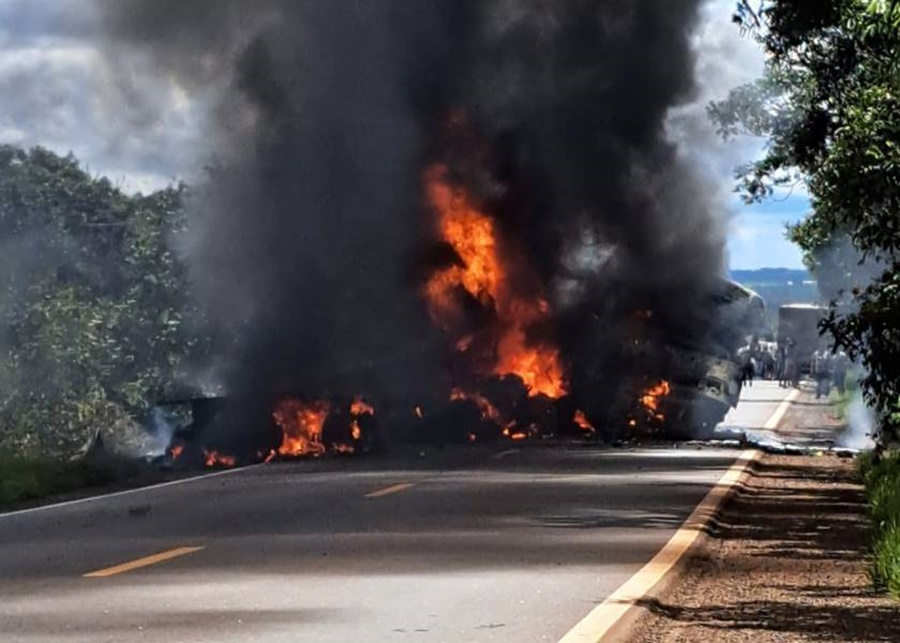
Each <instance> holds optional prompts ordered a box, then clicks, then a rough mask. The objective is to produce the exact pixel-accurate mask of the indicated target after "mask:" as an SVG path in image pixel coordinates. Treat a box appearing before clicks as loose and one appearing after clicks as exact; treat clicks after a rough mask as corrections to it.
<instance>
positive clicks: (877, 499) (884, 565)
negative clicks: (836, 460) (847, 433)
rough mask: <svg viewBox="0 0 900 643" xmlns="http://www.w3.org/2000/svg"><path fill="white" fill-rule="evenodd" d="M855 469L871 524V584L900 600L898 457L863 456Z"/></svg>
mask: <svg viewBox="0 0 900 643" xmlns="http://www.w3.org/2000/svg"><path fill="white" fill-rule="evenodd" d="M857 466H858V471H859V474H860V477H861V478H862V481H863V484H865V488H866V496H867V497H868V509H869V518H870V520H871V522H872V554H873V560H872V569H871V574H872V581H873V584H874V585H875V587H876V589H879V590H882V591H887V592H889V593H890V594H891V595H893V596H895V597H897V598H900V454H898V453H890V454H887V455H884V456H882V457H881V458H880V459H877V461H876V457H875V456H874V454H871V453H869V454H864V455H862V456H860V458H859V460H858V463H857Z"/></svg>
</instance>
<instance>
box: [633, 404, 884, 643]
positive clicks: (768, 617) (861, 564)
mask: <svg viewBox="0 0 900 643" xmlns="http://www.w3.org/2000/svg"><path fill="white" fill-rule="evenodd" d="M804 397H805V396H804ZM801 402H806V404H804V405H801V406H799V407H798V410H797V411H796V412H794V411H792V412H791V413H790V414H789V416H788V417H787V418H786V420H785V423H784V427H786V428H785V432H790V433H791V434H792V436H797V435H802V434H803V433H804V431H806V432H808V433H811V432H816V439H822V437H823V436H822V434H821V432H822V431H825V430H827V429H829V428H831V429H833V430H838V423H837V422H832V423H831V424H832V426H831V427H828V426H820V425H821V424H823V419H827V417H828V414H827V408H826V407H824V405H823V406H821V407H819V406H816V405H815V404H810V403H808V400H801ZM780 433H781V431H780ZM865 521H866V518H865V498H864V495H863V491H862V488H861V486H860V485H859V484H858V482H857V480H856V475H855V467H854V461H853V460H852V459H849V458H840V457H837V456H834V455H829V454H823V455H818V456H815V455H809V456H785V455H763V456H761V458H760V459H759V460H758V461H757V462H755V463H754V464H753V467H752V469H751V472H750V475H749V476H748V477H747V479H746V482H745V484H744V485H743V486H742V487H741V488H740V489H739V490H738V492H737V493H736V494H735V495H734V496H733V497H732V498H731V500H730V501H729V502H728V504H727V505H726V507H725V508H724V511H723V512H722V514H721V515H720V518H719V520H717V521H715V522H714V523H713V524H712V529H711V536H712V537H711V538H709V539H708V540H707V541H706V543H705V546H704V547H702V548H699V549H698V550H696V551H695V552H694V553H693V557H692V559H691V560H690V561H688V563H687V566H686V570H685V572H684V573H683V575H682V576H681V577H680V578H679V579H678V582H677V583H675V584H674V585H673V586H672V587H671V588H670V590H669V591H668V592H666V593H665V594H664V595H663V596H662V597H660V598H657V599H653V598H650V599H647V600H646V601H644V607H646V608H647V610H648V611H649V615H648V616H646V617H645V618H644V619H643V620H642V621H641V623H640V624H639V627H638V629H637V630H636V631H635V632H634V635H633V636H632V638H631V641H632V643H639V642H640V643H687V642H693V641H702V640H709V641H717V642H720V641H721V642H723V643H730V642H738V641H740V642H745V641H753V643H768V642H770V641H772V642H774V641H778V642H781V643H783V642H794V641H820V642H821V641H828V642H844V641H846V642H850V641H854V642H856V641H897V640H900V618H898V617H900V605H898V603H896V602H895V601H893V600H891V599H889V598H887V597H884V596H879V595H877V594H875V592H874V591H873V590H872V589H871V583H870V579H869V575H868V559H867V533H866V523H865Z"/></svg>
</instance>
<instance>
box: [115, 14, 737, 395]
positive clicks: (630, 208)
mask: <svg viewBox="0 0 900 643" xmlns="http://www.w3.org/2000/svg"><path fill="white" fill-rule="evenodd" d="M700 4H701V3H700V2H699V0H678V1H673V2H655V1H652V0H614V1H609V2H604V3H598V2H595V1H594V0H532V1H525V0H486V1H479V2H475V1H472V2H468V1H460V0H427V1H424V0H423V1H421V2H420V1H416V2H410V1H408V0H379V1H378V2H362V1H358V0H357V1H351V0H328V1H322V0H315V1H314V0H268V1H266V0H261V1H259V2H254V3H249V2H244V1H243V0H193V1H191V2H181V1H176V0H107V1H105V2H102V3H101V8H102V9H103V11H104V16H105V24H106V27H107V32H108V35H109V43H110V51H111V52H112V53H113V54H114V55H116V56H120V57H121V58H122V60H123V61H125V60H140V61H141V64H140V65H136V66H134V65H132V66H129V68H131V69H134V68H140V69H144V70H147V69H153V70H155V72H154V73H156V74H159V75H164V76H171V77H173V78H174V79H175V80H176V82H177V83H178V84H179V85H180V86H181V87H183V88H184V90H185V91H186V92H187V94H188V95H190V96H192V97H194V98H195V99H196V100H205V101H209V103H210V114H211V116H212V119H211V123H210V126H209V134H208V137H209V149H208V150H207V151H208V153H209V155H210V158H211V159H212V163H211V166H212V167H211V170H210V173H209V178H208V181H207V183H206V185H204V186H203V188H202V189H201V190H199V194H198V196H197V198H196V200H195V203H194V204H193V211H192V241H191V243H190V244H188V246H187V247H186V248H185V251H186V253H187V256H188V258H189V261H190V264H191V267H192V270H193V276H194V280H195V283H196V286H197V288H198V291H199V293H200V294H201V295H202V297H203V299H204V301H205V303H206V304H207V306H208V307H209V309H210V311H211V314H212V318H213V319H214V320H216V321H217V324H218V328H219V330H221V331H223V334H224V335H226V336H229V333H230V334H233V335H234V336H235V337H237V341H236V344H235V345H231V346H228V347H227V352H228V354H229V355H230V356H231V357H232V359H231V360H230V370H229V376H228V380H229V389H230V390H231V392H233V393H235V394H239V395H242V396H244V397H245V399H247V400H252V399H262V398H266V396H271V395H272V394H274V393H275V392H281V391H288V390H292V391H305V392H309V393H310V394H312V395H319V394H324V393H339V394H344V395H351V394H354V393H356V392H359V391H365V392H366V393H367V394H371V395H375V396H380V397H381V398H383V399H389V400H392V401H399V400H406V399H415V398H419V399H427V397H428V396H429V395H431V394H433V392H434V391H441V392H442V393H441V394H442V395H445V394H446V390H447V385H448V383H447V382H446V381H444V380H445V378H446V377H447V376H446V375H445V369H444V368H443V365H444V360H445V355H444V351H443V350H442V342H441V339H440V332H439V330H438V329H436V328H435V327H434V325H433V324H432V323H431V322H430V320H429V318H428V315H427V313H426V311H425V307H424V306H423V302H422V296H421V285H422V280H423V278H424V277H423V275H422V273H423V271H425V270H426V269H427V268H428V266H430V265H433V257H432V256H433V255H434V254H435V253H434V252H432V251H431V249H432V248H434V247H435V242H436V241H437V235H436V231H435V229H434V220H433V219H434V218H433V216H432V213H430V212H429V210H428V207H427V204H426V203H425V200H424V199H423V188H422V180H423V178H422V177H423V172H424V170H425V168H426V167H428V166H429V164H432V163H434V162H441V163H443V164H445V165H446V166H447V167H449V170H450V172H451V175H452V177H453V179H454V180H455V181H457V182H459V183H461V184H465V186H466V189H467V190H468V191H469V193H471V194H473V195H474V196H475V197H476V198H477V199H478V200H479V201H480V202H482V203H483V204H484V208H485V209H486V210H487V211H489V212H490V213H491V215H492V216H493V217H494V219H495V220H496V222H497V226H498V229H499V230H500V231H501V233H502V235H503V239H504V240H505V242H506V243H507V245H508V246H510V247H515V248H517V250H518V252H519V253H520V255H521V256H523V257H526V258H527V260H528V262H529V263H530V271H531V273H533V275H534V277H535V279H534V282H533V283H528V284H523V285H522V288H525V289H528V288H534V289H537V290H540V291H541V295H542V296H544V297H546V298H548V300H549V301H550V303H551V305H552V307H553V310H554V311H555V317H554V321H555V323H554V324H552V327H550V328H534V329H532V330H533V332H534V333H535V335H542V334H549V335H553V337H554V341H557V342H558V343H559V345H560V347H561V350H562V357H563V359H564V361H565V363H566V364H567V367H568V369H569V371H570V378H571V380H572V382H573V384H572V391H573V392H574V393H575V394H576V395H580V396H582V397H585V398H586V397H588V396H591V397H594V398H597V397H598V395H597V393H598V391H599V390H600V389H598V388H597V387H598V386H602V387H605V390H607V391H610V393H609V394H607V395H601V396H599V397H600V398H603V399H602V400H600V401H601V402H604V403H607V402H609V401H610V396H612V395H614V391H615V385H616V383H617V382H622V381H625V380H627V379H628V377H627V376H631V375H635V373H634V370H635V368H636V367H634V365H633V364H630V363H629V361H628V360H629V359H630V358H629V357H627V356H626V354H625V352H624V351H623V345H625V344H627V342H628V340H629V328H630V326H629V323H630V322H629V320H631V319H632V317H633V315H634V313H635V311H639V310H648V311H652V316H651V319H652V322H651V328H652V333H654V334H655V335H656V336H657V337H658V338H659V339H660V341H659V345H660V346H661V345H663V344H665V343H667V342H671V340H673V339H674V338H680V339H685V338H686V339H687V340H688V341H689V340H690V339H691V338H694V339H696V338H699V337H701V336H702V335H703V334H704V332H705V331H706V326H705V321H706V320H707V319H708V317H709V305H708V299H709V298H708V295H709V293H710V291H711V289H712V286H713V283H714V279H715V278H716V277H717V276H718V275H719V274H720V272H721V263H722V246H723V238H722V231H721V229H720V223H721V222H720V220H719V217H718V214H717V213H716V212H715V211H714V208H713V207H712V205H711V203H710V202H709V200H708V199H707V197H706V196H705V195H706V194H709V193H710V192H712V191H711V190H709V189H708V188H707V186H704V185H703V184H702V181H700V180H699V177H698V174H697V173H696V172H695V171H694V170H693V169H692V167H691V164H690V163H689V162H688V161H687V160H686V158H687V157H686V156H684V155H682V154H681V153H680V152H679V150H678V149H677V148H676V146H675V145H674V144H672V143H671V142H669V141H668V140H667V137H666V131H665V124H666V116H667V114H668V113H669V110H670V108H672V107H673V106H675V105H677V104H679V103H682V102H684V101H687V100H689V99H690V98H691V95H692V91H693V89H694V79H693V71H694V59H693V55H692V53H691V47H690V35H691V33H692V30H693V28H694V26H695V23H696V21H697V18H698V12H699V5H700ZM147 61H149V63H148V62H147ZM460 122H462V123H464V125H462V126H454V127H451V126H450V125H448V124H449V123H457V124H458V123H460ZM456 132H464V133H463V134H459V136H456ZM438 254H439V253H438ZM659 368H663V365H662V364H660V365H659ZM266 403H268V402H266Z"/></svg>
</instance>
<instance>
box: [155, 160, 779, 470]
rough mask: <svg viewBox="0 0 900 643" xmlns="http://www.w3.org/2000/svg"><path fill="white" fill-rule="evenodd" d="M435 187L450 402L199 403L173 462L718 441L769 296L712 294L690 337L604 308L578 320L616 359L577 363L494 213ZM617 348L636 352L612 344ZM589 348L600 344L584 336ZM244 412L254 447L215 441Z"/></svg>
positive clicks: (336, 394)
mask: <svg viewBox="0 0 900 643" xmlns="http://www.w3.org/2000/svg"><path fill="white" fill-rule="evenodd" d="M423 183H424V185H423V192H424V197H425V200H426V203H427V205H428V210H429V211H430V212H431V213H432V215H433V216H434V220H435V228H436V231H437V239H436V240H435V245H434V248H435V251H434V252H432V253H430V254H429V258H428V262H427V265H426V268H425V269H424V270H423V272H422V274H423V278H422V280H421V283H420V285H419V287H418V288H419V291H420V293H421V298H422V302H423V309H424V310H425V311H426V313H427V316H428V318H429V320H430V322H431V324H433V326H434V328H435V329H437V331H438V332H439V335H440V337H441V338H442V339H441V341H442V342H443V344H444V354H445V355H446V361H445V363H444V364H442V365H441V366H442V367H443V368H444V369H445V370H446V371H447V374H448V380H449V386H448V388H447V389H446V390H438V391H434V394H433V395H432V396H431V397H430V398H428V399H417V398H415V397H409V398H407V399H402V398H400V399H398V398H396V397H394V398H393V399H382V398H379V396H378V395H377V394H369V393H367V392H365V391H361V392H358V393H357V394H355V395H353V396H350V397H348V396H347V395H346V391H342V390H341V388H342V385H341V384H340V383H339V382H336V383H335V384H334V386H333V387H326V390H324V391H316V392H315V393H316V394H315V395H310V392H309V391H300V390H281V391H279V392H277V393H276V392H269V391H266V392H264V394H263V395H260V396H258V399H256V400H253V401H252V402H250V403H249V406H252V407H253V408H254V412H253V414H247V413H246V408H247V406H248V402H247V400H246V399H244V400H229V399H228V398H217V399H194V400H188V402H189V403H190V404H191V406H192V407H193V415H194V421H193V422H192V423H191V424H190V425H189V426H188V427H186V428H185V429H184V430H182V431H180V432H178V433H177V434H176V437H175V441H174V443H173V446H172V448H171V449H170V455H171V456H173V457H175V458H176V459H178V460H181V461H183V462H185V463H189V464H192V465H199V464H203V465H205V466H232V465H234V464H236V463H246V462H260V461H270V460H272V459H275V458H290V457H299V456H321V455H324V454H328V453H332V454H351V453H360V452H364V453H368V452H375V451H381V450H384V449H386V448H389V446H390V445H391V443H397V442H403V443H409V442H432V443H440V444H446V443H466V442H490V441H498V440H509V441H521V440H528V439H547V438H560V437H561V438H566V437H575V436H577V437H587V438H591V439H599V438H602V439H606V440H617V439H622V438H627V437H629V436H631V435H642V436H646V435H648V434H650V435H653V436H654V437H659V438H663V439H673V438H674V439H687V438H704V437H708V436H709V435H710V434H711V432H712V429H713V427H714V426H715V425H716V424H717V423H718V422H719V421H720V420H721V419H722V418H723V417H724V415H725V413H726V412H727V411H728V409H729V408H731V407H732V406H734V405H735V404H736V403H737V399H738V396H739V393H740V368H739V365H738V364H737V363H736V361H735V352H736V350H737V348H738V347H739V346H741V345H742V344H743V343H745V341H746V336H747V335H748V334H752V333H753V332H755V330H756V328H757V326H758V324H759V323H760V322H761V320H762V312H763V308H764V304H763V301H762V299H761V298H760V297H759V296H758V295H757V294H755V293H753V292H752V291H749V290H747V289H746V288H743V287H742V286H740V285H738V284H736V283H734V282H731V281H727V280H724V279H719V280H714V284H715V285H714V286H713V287H712V288H711V289H710V290H711V291H710V292H709V293H708V300H707V301H706V305H705V307H704V308H705V310H707V311H709V313H708V318H707V319H705V320H704V322H705V325H706V328H704V329H703V330H702V332H697V331H696V330H695V329H686V330H685V332H684V333H682V334H678V333H674V332H673V329H672V328H671V325H670V324H669V323H662V324H661V323H660V322H659V321H658V320H657V318H656V314H655V311H654V310H653V309H649V308H648V309H638V310H636V311H633V312H632V313H631V314H628V315H623V316H620V317H621V320H620V321H622V325H621V326H620V327H618V328H615V329H614V328H612V327H611V326H610V324H609V319H610V312H609V311H608V310H606V309H605V308H604V306H605V303H606V302H605V301H604V300H603V298H602V297H598V298H596V310H594V311H591V310H590V309H588V310H587V311H586V312H585V311H584V310H581V311H579V317H578V319H579V320H584V319H586V320H588V323H593V324H594V333H595V336H596V338H597V344H596V346H602V347H604V348H605V349H606V350H607V351H608V347H610V346H614V347H615V348H616V351H615V353H614V354H609V353H605V354H601V352H598V353H597V354H596V355H594V354H592V353H591V352H590V351H591V350H592V344H591V343H590V342H585V344H584V346H583V348H582V349H580V350H582V353H581V354H580V355H579V359H577V360H571V359H569V360H567V358H566V355H565V353H564V351H563V348H562V345H563V343H562V342H559V341H558V339H557V338H558V333H559V332H560V331H559V329H560V328H561V327H565V324H566V320H565V319H564V317H563V316H562V315H559V314H557V313H556V311H555V310H554V303H551V297H550V296H549V295H548V293H545V292H544V291H543V290H542V288H541V286H540V281H539V280H538V279H537V278H536V277H535V275H534V273H533V271H532V269H531V267H530V265H529V263H528V261H527V260H526V258H525V253H523V252H522V251H521V250H517V249H516V248H515V245H514V243H511V242H510V240H509V239H504V238H503V235H502V232H501V226H500V223H499V221H498V220H497V219H495V218H493V217H492V216H491V215H490V214H488V212H489V209H490V207H491V206H490V205H489V204H486V203H484V202H482V200H480V199H478V198H476V197H475V196H473V194H471V193H470V192H468V191H467V190H466V189H465V188H464V187H462V184H461V182H460V181H459V179H458V178H456V177H454V175H453V173H452V171H451V170H450V168H449V167H448V166H447V165H444V164H442V163H436V164H434V165H432V166H431V167H429V168H428V169H427V170H426V171H425V173H424V179H423ZM688 321H691V320H690V319H689V318H688ZM578 323H583V322H582V321H579V322H578ZM611 333H620V334H622V341H617V342H610V339H609V335H610V334H611ZM579 336H581V337H585V336H587V334H586V333H585V332H584V330H583V329H580V330H579ZM673 338H674V339H673ZM576 361H577V363H578V364H579V365H580V367H579V368H573V363H574V362H576ZM611 364H614V365H613V366H611ZM615 365H619V366H618V367H617V366H615ZM238 406H240V407H243V408H242V409H241V412H240V413H239V415H240V417H241V418H242V421H244V422H246V421H247V418H248V417H249V418H250V423H251V424H252V425H253V427H254V429H253V430H252V431H250V432H244V435H245V436H246V435H247V433H249V434H251V435H252V436H253V437H252V439H250V440H249V441H247V440H246V439H245V440H243V441H242V443H241V444H240V445H235V444H229V443H227V442H224V443H223V442H221V440H220V438H219V435H217V430H218V428H221V427H222V426H223V424H227V423H228V422H229V415H231V414H232V413H234V412H235V409H236V408H237V407H238Z"/></svg>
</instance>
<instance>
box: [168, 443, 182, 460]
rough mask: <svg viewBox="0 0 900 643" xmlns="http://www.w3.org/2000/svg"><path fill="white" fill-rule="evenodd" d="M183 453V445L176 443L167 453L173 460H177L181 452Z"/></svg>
mask: <svg viewBox="0 0 900 643" xmlns="http://www.w3.org/2000/svg"><path fill="white" fill-rule="evenodd" d="M182 453H184V445H181V444H176V445H175V446H174V447H172V448H171V449H169V455H170V456H172V459H173V460H177V459H178V458H180V457H181V454H182Z"/></svg>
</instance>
